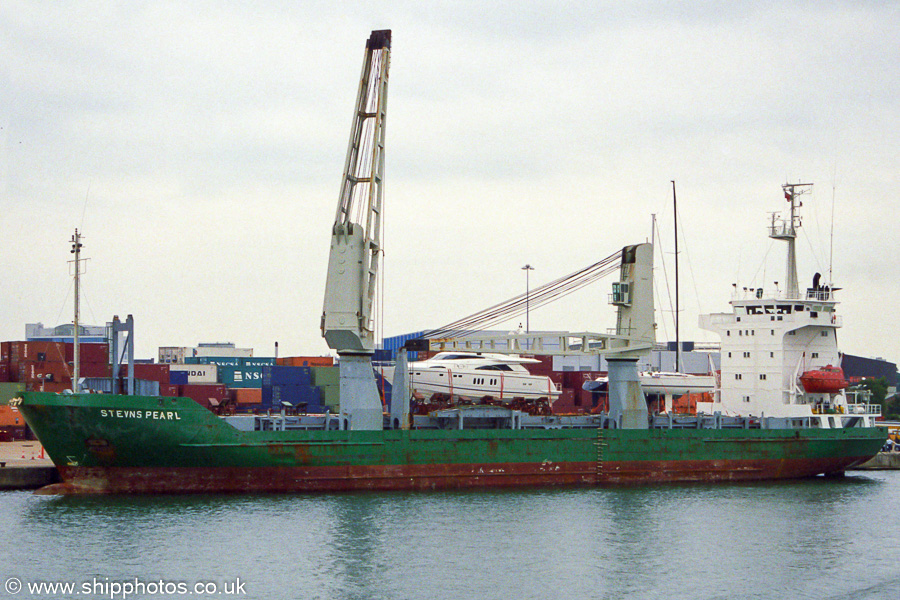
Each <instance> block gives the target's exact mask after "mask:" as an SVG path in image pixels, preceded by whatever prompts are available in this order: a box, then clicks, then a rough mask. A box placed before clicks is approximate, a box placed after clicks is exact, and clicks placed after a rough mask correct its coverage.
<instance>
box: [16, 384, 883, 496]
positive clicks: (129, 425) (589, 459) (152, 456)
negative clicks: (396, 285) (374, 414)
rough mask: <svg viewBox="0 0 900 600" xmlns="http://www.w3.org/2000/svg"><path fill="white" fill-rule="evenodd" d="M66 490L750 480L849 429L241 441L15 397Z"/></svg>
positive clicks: (838, 461)
mask: <svg viewBox="0 0 900 600" xmlns="http://www.w3.org/2000/svg"><path fill="white" fill-rule="evenodd" d="M20 410H21V411H22V414H23V415H24V417H25V419H26V421H27V422H28V424H29V425H30V426H31V428H32V430H33V431H34V432H35V434H36V435H37V436H38V438H39V439H40V441H41V443H42V444H43V445H44V447H45V449H46V451H47V453H48V454H49V455H50V457H51V458H52V459H53V461H54V463H55V464H56V465H57V467H58V468H59V471H60V475H61V476H62V479H63V482H64V483H63V484H59V485H60V487H59V488H57V491H70V492H146V493H152V492H210V491H212V492H255V491H265V492H293V491H304V492H314V491H340V490H358V489H379V490H388V489H437V488H463V487H478V486H521V485H579V484H580V485H621V484H640V483H654V482H676V481H746V480H762V479H778V478H796V477H810V476H815V475H820V474H826V475H828V474H838V473H842V472H843V471H844V470H846V469H848V468H851V467H853V466H855V465H857V464H860V463H862V462H864V461H866V460H868V459H869V458H871V457H872V456H874V455H875V454H876V453H877V452H878V450H879V449H880V448H881V446H882V444H883V443H884V439H885V433H884V432H883V431H881V430H879V429H874V428H847V429H649V430H617V429H599V428H590V429H585V428H571V429H566V428H563V429H517V430H513V429H472V430H433V429H420V430H385V431H317V430H310V431H305V430H294V431H239V430H237V429H235V428H234V427H232V426H231V425H230V424H228V423H227V422H225V421H223V420H222V419H221V418H219V417H217V416H215V415H213V414H212V413H210V412H209V411H208V410H206V409H204V408H202V407H200V406H199V405H197V404H196V403H195V402H193V401H192V400H189V399H186V398H156V397H141V396H114V395H106V394H97V395H91V394H82V395H56V394H45V393H38V392H28V393H23V394H21V403H20Z"/></svg>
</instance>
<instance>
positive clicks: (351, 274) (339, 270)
mask: <svg viewBox="0 0 900 600" xmlns="http://www.w3.org/2000/svg"><path fill="white" fill-rule="evenodd" d="M390 49H391V32H390V30H380V31H373V32H372V34H371V36H369V39H368V41H367V42H366V54H365V59H364V61H363V69H362V75H361V76H360V80H359V93H358V94H357V98H356V109H355V111H354V114H353V125H352V127H351V130H350V143H349V145H348V148H347V159H346V162H345V163H344V175H343V180H342V182H341V195H340V198H339V200H338V205H337V212H336V213H335V217H334V225H333V226H332V229H331V252H330V254H329V259H328V275H327V279H326V283H325V303H324V308H323V311H322V323H321V328H322V336H323V337H324V338H325V341H326V342H327V343H328V347H329V348H331V349H333V350H337V351H338V353H339V354H340V353H342V352H353V353H371V352H372V351H373V350H374V349H375V327H374V315H373V306H374V303H375V290H376V285H377V280H378V267H379V258H380V257H379V254H380V253H381V207H382V197H383V191H382V188H383V182H384V126H385V114H386V110H387V88H388V69H389V67H390Z"/></svg>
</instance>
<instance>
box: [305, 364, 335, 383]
mask: <svg viewBox="0 0 900 600" xmlns="http://www.w3.org/2000/svg"><path fill="white" fill-rule="evenodd" d="M310 376H311V379H312V383H313V385H318V386H323V385H339V384H340V383H341V369H340V367H312V368H311V369H310Z"/></svg>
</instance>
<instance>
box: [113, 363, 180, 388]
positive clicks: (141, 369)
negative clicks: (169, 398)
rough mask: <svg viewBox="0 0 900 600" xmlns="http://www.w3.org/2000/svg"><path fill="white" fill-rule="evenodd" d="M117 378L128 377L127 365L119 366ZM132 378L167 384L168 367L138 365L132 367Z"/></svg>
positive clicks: (163, 365)
mask: <svg viewBox="0 0 900 600" xmlns="http://www.w3.org/2000/svg"><path fill="white" fill-rule="evenodd" d="M119 376H120V377H128V365H120V366H119ZM134 378H135V379H146V380H147V381H158V382H160V383H166V384H167V383H169V365H165V364H162V365H160V364H145V363H138V364H136V365H134Z"/></svg>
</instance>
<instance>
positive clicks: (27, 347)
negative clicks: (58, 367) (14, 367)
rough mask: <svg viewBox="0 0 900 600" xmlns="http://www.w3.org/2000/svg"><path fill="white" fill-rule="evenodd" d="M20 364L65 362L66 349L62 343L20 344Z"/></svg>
mask: <svg viewBox="0 0 900 600" xmlns="http://www.w3.org/2000/svg"><path fill="white" fill-rule="evenodd" d="M17 344H18V359H19V362H22V361H26V360H34V361H40V360H41V359H43V361H45V362H46V361H54V362H64V361H65V360H66V347H65V344H63V343H62V342H18V343H17Z"/></svg>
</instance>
